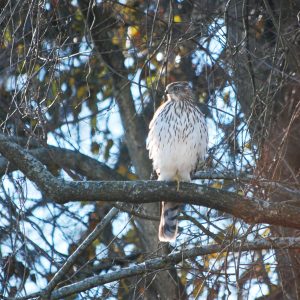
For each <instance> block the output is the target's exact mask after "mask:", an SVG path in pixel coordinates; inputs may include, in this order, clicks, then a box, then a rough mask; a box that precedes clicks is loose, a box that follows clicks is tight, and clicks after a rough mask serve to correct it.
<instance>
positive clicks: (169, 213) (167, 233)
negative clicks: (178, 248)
mask: <svg viewBox="0 0 300 300" xmlns="http://www.w3.org/2000/svg"><path fill="white" fill-rule="evenodd" d="M178 213H179V204H177V203H172V202H162V209H161V216H160V224H159V231H158V238H159V240H160V241H162V242H171V241H174V240H175V239H176V236H177V228H178Z"/></svg>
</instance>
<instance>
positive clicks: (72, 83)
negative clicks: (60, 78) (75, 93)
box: [69, 77, 75, 86]
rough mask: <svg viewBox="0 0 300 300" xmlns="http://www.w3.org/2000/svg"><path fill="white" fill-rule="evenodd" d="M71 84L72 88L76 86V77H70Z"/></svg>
mask: <svg viewBox="0 0 300 300" xmlns="http://www.w3.org/2000/svg"><path fill="white" fill-rule="evenodd" d="M69 84H70V86H74V85H75V78H74V77H70V79H69Z"/></svg>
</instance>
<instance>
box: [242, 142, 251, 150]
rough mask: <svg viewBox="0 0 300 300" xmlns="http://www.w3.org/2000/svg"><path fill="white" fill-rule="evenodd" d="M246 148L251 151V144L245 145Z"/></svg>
mask: <svg viewBox="0 0 300 300" xmlns="http://www.w3.org/2000/svg"><path fill="white" fill-rule="evenodd" d="M244 148H246V149H249V150H251V143H250V142H248V143H246V144H245V145H244Z"/></svg>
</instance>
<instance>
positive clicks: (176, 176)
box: [175, 173, 180, 192]
mask: <svg viewBox="0 0 300 300" xmlns="http://www.w3.org/2000/svg"><path fill="white" fill-rule="evenodd" d="M175 180H176V183H177V188H176V191H177V192H179V186H180V180H179V176H178V174H177V173H176V175H175Z"/></svg>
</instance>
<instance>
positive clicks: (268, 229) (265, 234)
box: [261, 228, 270, 237]
mask: <svg viewBox="0 0 300 300" xmlns="http://www.w3.org/2000/svg"><path fill="white" fill-rule="evenodd" d="M269 234H270V228H266V229H265V230H264V232H263V233H262V234H261V236H262V237H267V236H268V235H269Z"/></svg>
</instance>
